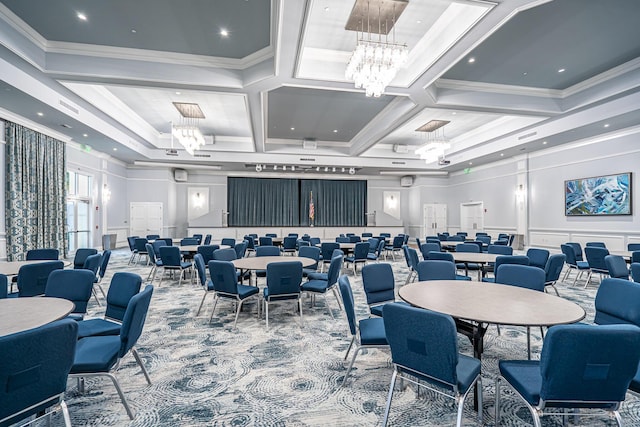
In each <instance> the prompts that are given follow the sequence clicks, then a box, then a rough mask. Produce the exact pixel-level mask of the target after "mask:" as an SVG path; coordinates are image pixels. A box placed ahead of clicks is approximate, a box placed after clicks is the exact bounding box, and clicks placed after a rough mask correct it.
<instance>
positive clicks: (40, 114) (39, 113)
mask: <svg viewBox="0 0 640 427" xmlns="http://www.w3.org/2000/svg"><path fill="white" fill-rule="evenodd" d="M36 114H38V115H39V116H40V117H42V116H44V114H43V113H41V112H39V111H38V112H37V113H36Z"/></svg>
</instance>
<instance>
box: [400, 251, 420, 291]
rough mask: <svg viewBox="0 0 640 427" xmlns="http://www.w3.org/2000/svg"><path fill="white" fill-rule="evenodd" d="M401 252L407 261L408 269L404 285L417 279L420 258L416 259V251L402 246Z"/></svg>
mask: <svg viewBox="0 0 640 427" xmlns="http://www.w3.org/2000/svg"><path fill="white" fill-rule="evenodd" d="M402 250H403V251H404V258H405V259H406V260H407V267H409V274H407V280H405V282H404V284H405V285H406V284H407V283H409V282H412V281H414V280H415V279H416V277H418V263H419V262H420V257H418V251H416V250H415V249H413V248H410V247H409V246H407V245H402Z"/></svg>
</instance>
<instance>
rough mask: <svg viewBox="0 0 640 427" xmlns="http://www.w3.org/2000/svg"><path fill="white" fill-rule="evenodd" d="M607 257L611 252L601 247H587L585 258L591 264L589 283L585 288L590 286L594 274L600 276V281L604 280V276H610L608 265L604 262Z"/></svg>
mask: <svg viewBox="0 0 640 427" xmlns="http://www.w3.org/2000/svg"><path fill="white" fill-rule="evenodd" d="M607 255H609V250H607V249H606V248H602V247H600V246H586V247H585V248H584V256H585V257H586V258H587V262H588V263H589V275H588V276H587V282H586V283H585V284H584V287H585V288H586V287H587V286H589V283H590V282H591V278H592V277H593V274H594V273H596V274H599V275H600V280H602V278H603V276H608V275H609V270H608V269H607V264H606V263H605V262H604V257H606V256H607Z"/></svg>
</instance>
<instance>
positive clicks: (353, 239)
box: [349, 236, 362, 243]
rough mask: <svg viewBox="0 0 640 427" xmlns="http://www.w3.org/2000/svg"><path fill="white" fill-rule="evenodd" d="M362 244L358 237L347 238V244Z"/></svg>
mask: <svg viewBox="0 0 640 427" xmlns="http://www.w3.org/2000/svg"><path fill="white" fill-rule="evenodd" d="M358 242H362V239H361V238H360V236H349V243H358Z"/></svg>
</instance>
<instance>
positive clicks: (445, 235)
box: [438, 233, 449, 242]
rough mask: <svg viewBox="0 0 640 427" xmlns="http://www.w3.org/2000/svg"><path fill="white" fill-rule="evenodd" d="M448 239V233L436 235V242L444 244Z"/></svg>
mask: <svg viewBox="0 0 640 427" xmlns="http://www.w3.org/2000/svg"><path fill="white" fill-rule="evenodd" d="M448 237H449V233H446V234H445V233H438V240H440V241H441V242H444V241H445V240H447V238H448Z"/></svg>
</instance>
